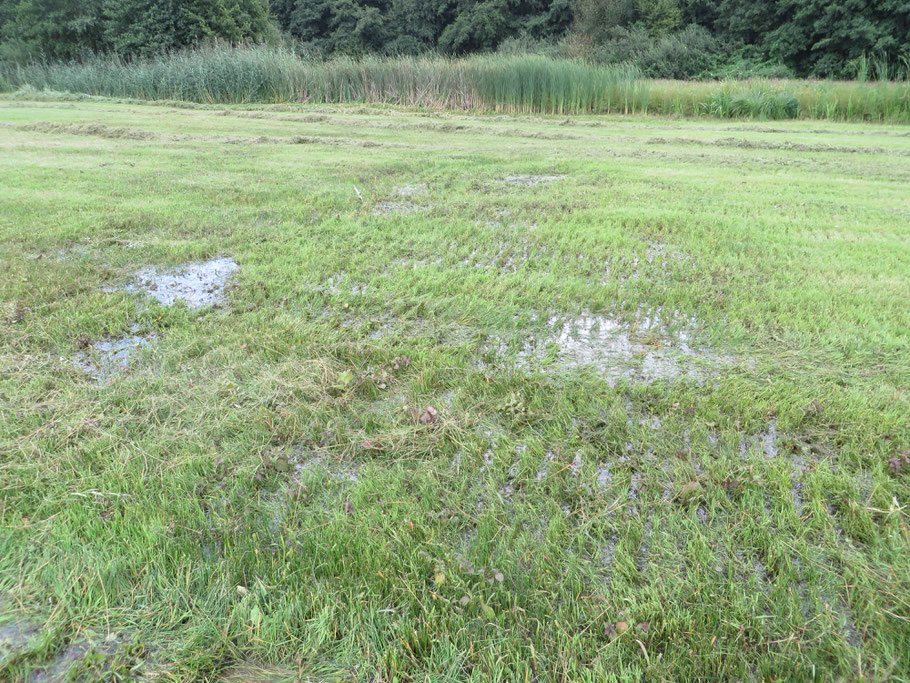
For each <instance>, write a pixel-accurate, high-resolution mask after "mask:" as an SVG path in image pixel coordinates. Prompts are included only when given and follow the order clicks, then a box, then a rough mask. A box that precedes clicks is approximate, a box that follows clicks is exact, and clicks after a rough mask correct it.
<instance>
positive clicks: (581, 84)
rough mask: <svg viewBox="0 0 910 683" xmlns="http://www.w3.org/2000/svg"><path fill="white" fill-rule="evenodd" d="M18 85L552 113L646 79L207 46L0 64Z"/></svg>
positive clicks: (634, 95)
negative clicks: (132, 56) (135, 56)
mask: <svg viewBox="0 0 910 683" xmlns="http://www.w3.org/2000/svg"><path fill="white" fill-rule="evenodd" d="M0 79H5V80H6V81H8V82H9V83H10V84H11V85H13V86H16V87H21V86H24V85H30V86H32V87H35V88H38V89H51V90H60V91H69V92H79V93H86V94H90V95H105V96H112V97H135V98H140V99H155V100H161V99H173V100H186V101H191V102H200V103H208V104H215V103H248V102H310V103H327V102H373V103H388V104H396V105H404V106H415V107H429V108H439V109H482V110H493V111H503V112H542V113H555V114H570V113H585V112H590V113H605V112H629V113H631V112H642V111H644V110H645V109H646V108H647V84H646V83H645V82H644V81H643V80H642V79H641V78H640V77H639V73H638V71H637V70H636V69H635V68H633V67H629V66H626V65H615V66H614V65H610V66H597V65H592V64H588V63H585V62H581V61H573V60H554V59H548V58H545V57H540V56H534V55H526V56H514V57H501V56H474V57H467V58H463V59H454V58H446V57H436V56H434V57H366V58H363V59H359V60H354V59H350V58H345V57H339V58H335V59H330V60H326V61H314V60H307V59H302V58H300V57H298V56H296V55H295V54H294V53H293V52H291V51H289V50H284V49H275V48H269V47H262V46H251V47H229V46H223V45H215V46H208V47H203V48H197V49H193V50H185V51H182V52H176V53H173V54H170V55H166V56H162V57H158V58H154V59H146V60H135V61H130V62H126V61H123V60H121V59H118V58H117V57H97V58H94V59H91V60H89V61H86V62H80V63H69V64H44V63H33V64H26V65H5V66H0Z"/></svg>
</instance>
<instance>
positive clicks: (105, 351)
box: [73, 328, 151, 384]
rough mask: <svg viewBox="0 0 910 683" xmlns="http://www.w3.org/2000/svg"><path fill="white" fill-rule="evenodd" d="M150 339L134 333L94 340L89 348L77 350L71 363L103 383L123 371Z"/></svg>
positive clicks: (99, 382)
mask: <svg viewBox="0 0 910 683" xmlns="http://www.w3.org/2000/svg"><path fill="white" fill-rule="evenodd" d="M135 329H138V328H134V331H135ZM150 341H151V339H150V337H144V336H141V335H137V334H134V335H130V336H128V337H119V338H117V339H110V340H108V341H102V342H96V343H94V344H92V345H91V346H90V348H89V349H87V350H85V351H79V352H78V353H77V354H76V356H75V357H74V358H73V364H74V365H75V366H76V367H77V368H79V369H80V370H82V371H83V372H84V373H86V374H87V375H89V376H90V377H91V378H92V379H94V380H95V381H96V382H97V383H98V384H105V383H107V382H109V381H111V380H112V379H113V378H114V377H116V376H117V375H119V374H121V373H123V372H125V371H126V370H127V369H128V368H129V365H130V361H131V360H132V357H133V356H134V355H135V354H136V352H137V351H139V350H140V349H141V348H142V347H143V346H147V345H148V343H149V342H150Z"/></svg>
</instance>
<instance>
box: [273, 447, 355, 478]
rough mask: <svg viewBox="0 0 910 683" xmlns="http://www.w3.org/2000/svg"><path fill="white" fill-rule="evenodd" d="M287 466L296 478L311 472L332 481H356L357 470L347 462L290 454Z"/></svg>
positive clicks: (352, 464) (303, 454) (302, 454)
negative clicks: (291, 469)
mask: <svg viewBox="0 0 910 683" xmlns="http://www.w3.org/2000/svg"><path fill="white" fill-rule="evenodd" d="M287 459H288V464H289V465H291V466H292V467H293V468H294V472H296V473H297V475H298V476H300V475H302V474H303V473H306V472H313V473H316V474H318V475H321V476H324V477H328V478H329V479H332V480H334V481H341V482H345V481H347V482H356V481H357V480H358V476H357V468H356V467H355V466H354V463H352V462H349V461H340V460H339V461H330V460H326V459H324V458H321V457H319V456H315V457H309V456H308V455H307V454H305V453H292V454H290V455H288V457H287Z"/></svg>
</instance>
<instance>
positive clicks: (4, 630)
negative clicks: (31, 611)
mask: <svg viewBox="0 0 910 683" xmlns="http://www.w3.org/2000/svg"><path fill="white" fill-rule="evenodd" d="M40 633H41V626H40V625H39V624H36V623H34V622H30V621H17V620H12V621H6V622H3V623H2V624H0V664H2V663H3V662H4V661H5V660H6V658H7V657H9V656H10V655H11V654H13V653H14V652H17V651H19V650H22V649H24V648H25V647H27V646H28V645H29V643H30V642H31V641H32V640H34V639H35V638H36V637H38V635H39V634H40Z"/></svg>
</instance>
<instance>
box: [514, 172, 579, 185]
mask: <svg viewBox="0 0 910 683" xmlns="http://www.w3.org/2000/svg"><path fill="white" fill-rule="evenodd" d="M562 178H565V176H564V175H523V174H516V175H509V176H506V177H505V179H504V180H505V182H507V183H509V185H521V186H523V187H534V186H535V185H542V184H543V183H551V182H553V181H554V180H560V179H562Z"/></svg>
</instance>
